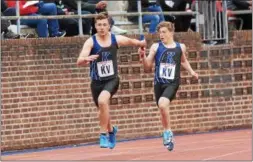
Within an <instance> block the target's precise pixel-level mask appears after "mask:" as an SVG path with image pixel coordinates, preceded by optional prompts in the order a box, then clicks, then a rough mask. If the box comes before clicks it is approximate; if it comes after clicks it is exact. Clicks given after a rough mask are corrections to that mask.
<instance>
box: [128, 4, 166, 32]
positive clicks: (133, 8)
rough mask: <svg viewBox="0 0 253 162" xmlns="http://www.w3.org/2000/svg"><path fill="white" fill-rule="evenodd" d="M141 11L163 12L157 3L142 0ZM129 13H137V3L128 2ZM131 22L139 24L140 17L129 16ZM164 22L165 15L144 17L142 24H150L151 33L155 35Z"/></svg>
mask: <svg viewBox="0 0 253 162" xmlns="http://www.w3.org/2000/svg"><path fill="white" fill-rule="evenodd" d="M141 6H142V7H141V9H142V12H162V9H161V7H160V5H159V4H158V3H157V2H150V1H149V0H142V1H141ZM127 11H128V12H137V11H138V6H137V1H133V0H128V9H127ZM128 19H129V21H132V22H135V23H137V22H138V16H128ZM162 21H164V15H163V14H160V15H143V16H142V23H150V25H149V33H151V34H154V33H156V27H157V25H158V24H159V23H160V22H162Z"/></svg>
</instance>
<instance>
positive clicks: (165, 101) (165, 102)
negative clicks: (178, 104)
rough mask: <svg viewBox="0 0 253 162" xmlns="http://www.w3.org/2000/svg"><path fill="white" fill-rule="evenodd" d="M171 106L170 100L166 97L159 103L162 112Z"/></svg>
mask: <svg viewBox="0 0 253 162" xmlns="http://www.w3.org/2000/svg"><path fill="white" fill-rule="evenodd" d="M169 104H170V100H169V99H167V98H165V97H161V98H160V99H159V101H158V107H159V108H160V109H162V110H165V109H168V108H169Z"/></svg>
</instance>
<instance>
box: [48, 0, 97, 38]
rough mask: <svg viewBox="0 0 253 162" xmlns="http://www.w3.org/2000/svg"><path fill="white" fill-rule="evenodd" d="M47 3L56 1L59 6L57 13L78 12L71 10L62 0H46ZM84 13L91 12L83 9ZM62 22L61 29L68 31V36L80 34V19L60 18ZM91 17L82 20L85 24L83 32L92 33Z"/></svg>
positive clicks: (85, 33) (60, 22) (68, 13)
mask: <svg viewBox="0 0 253 162" xmlns="http://www.w3.org/2000/svg"><path fill="white" fill-rule="evenodd" d="M44 2H45V3H55V4H56V6H57V15H70V14H77V12H73V11H71V10H70V11H69V9H68V8H67V6H65V5H64V4H63V3H62V0H44ZM82 14H91V13H90V12H88V11H82ZM58 21H59V24H60V29H61V30H65V31H66V36H75V35H79V23H78V19H75V18H68V19H58ZM91 21H92V20H91V18H84V19H83V20H82V24H83V34H84V35H90V31H91Z"/></svg>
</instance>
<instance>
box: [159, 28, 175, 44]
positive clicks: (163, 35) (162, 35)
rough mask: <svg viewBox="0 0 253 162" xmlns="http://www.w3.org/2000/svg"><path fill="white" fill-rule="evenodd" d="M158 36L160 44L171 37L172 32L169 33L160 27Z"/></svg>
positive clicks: (166, 29)
mask: <svg viewBox="0 0 253 162" xmlns="http://www.w3.org/2000/svg"><path fill="white" fill-rule="evenodd" d="M159 36H160V39H161V41H162V42H166V41H167V40H170V39H171V38H172V37H173V32H170V31H169V30H168V28H166V27H161V28H160V29H159Z"/></svg>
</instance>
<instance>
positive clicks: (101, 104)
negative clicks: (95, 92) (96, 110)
mask: <svg viewBox="0 0 253 162" xmlns="http://www.w3.org/2000/svg"><path fill="white" fill-rule="evenodd" d="M108 104H109V101H107V100H106V99H104V98H99V99H98V106H99V107H100V108H103V107H105V106H107V105H108Z"/></svg>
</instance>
